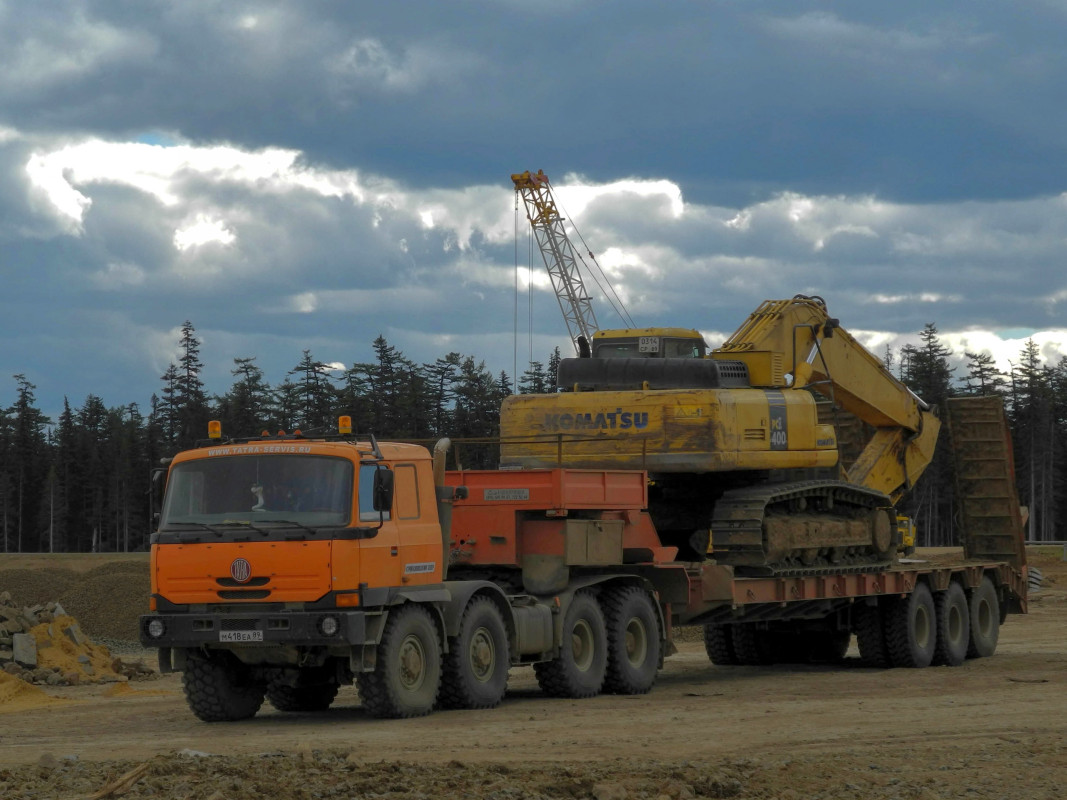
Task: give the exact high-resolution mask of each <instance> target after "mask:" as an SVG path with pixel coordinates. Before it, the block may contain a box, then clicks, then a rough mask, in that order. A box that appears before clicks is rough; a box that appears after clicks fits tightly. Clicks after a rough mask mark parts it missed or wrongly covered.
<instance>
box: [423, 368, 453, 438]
mask: <svg viewBox="0 0 1067 800" xmlns="http://www.w3.org/2000/svg"><path fill="white" fill-rule="evenodd" d="M461 359H462V356H460V354H459V353H455V352H452V353H449V354H448V355H446V356H445V357H444V358H439V359H437V360H436V361H435V362H434V363H433V364H424V365H423V373H424V375H425V376H426V385H427V389H428V391H429V393H430V397H429V408H430V414H431V417H432V419H433V435H434V436H441V435H443V434H445V433H446V432H447V425H448V422H449V420H450V419H451V411H452V408H451V407H452V404H453V403H454V402H455V390H454V388H453V387H454V385H455V383H456V375H457V370H458V369H459V365H460V361H461Z"/></svg>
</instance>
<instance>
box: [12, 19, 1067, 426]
mask: <svg viewBox="0 0 1067 800" xmlns="http://www.w3.org/2000/svg"><path fill="white" fill-rule="evenodd" d="M1064 41H1067V4H1065V3H1064V2H1062V0H1034V2H1030V3H991V2H982V3H966V4H959V3H949V2H942V1H941V0H923V1H922V2H910V1H909V0H901V2H894V3H885V2H873V1H868V0H855V1H854V2H849V3H827V2H823V3H817V2H805V0H796V1H794V2H761V1H760V0H749V1H748V2H736V0H705V1H703V2H682V1H681V0H679V2H667V3H662V2H656V3H653V2H629V1H627V0H616V1H615V2H598V1H597V0H541V2H537V3H530V2H518V0H480V1H478V0H454V1H452V2H440V1H439V0H394V2H389V3H369V2H353V1H350V0H321V2H315V3H308V2H271V1H270V0H256V2H241V0H225V1H223V0H183V1H182V2H180V3H174V2H164V1H163V0H143V1H141V2H128V1H127V0H98V1H96V2H90V1H88V0H55V1H54V2H49V3H38V2H35V1H34V0H0V75H2V76H3V77H2V79H0V276H2V279H3V291H2V292H0V406H6V405H10V403H11V402H13V400H14V390H15V382H14V380H12V379H11V378H10V377H9V376H12V375H14V374H16V373H21V374H24V375H25V376H26V377H27V379H28V380H30V381H31V382H32V383H34V384H35V385H36V387H37V390H36V394H37V398H38V403H39V405H40V407H41V408H42V410H44V411H45V412H46V413H49V414H55V413H56V412H57V411H58V410H59V409H60V408H61V406H62V402H63V397H64V396H66V397H68V398H69V399H70V401H71V404H72V405H74V406H78V405H80V404H81V403H83V402H84V400H85V397H86V396H87V395H88V394H94V395H97V396H99V397H102V398H103V400H104V402H105V403H106V404H107V405H109V406H116V405H123V404H126V403H130V402H137V403H139V404H140V405H141V406H142V408H145V409H146V408H147V405H148V401H149V398H150V397H151V395H152V394H153V392H158V391H159V390H160V388H161V381H160V376H161V375H162V374H163V372H164V371H165V370H166V368H167V366H168V364H170V363H171V362H172V361H174V360H175V359H176V356H177V347H176V345H177V340H178V330H179V328H180V327H181V325H182V323H183V322H184V321H185V320H189V321H191V322H192V323H193V325H194V326H195V328H196V330H197V333H198V335H199V337H200V338H201V340H202V349H201V357H202V359H203V361H204V363H205V367H206V369H205V374H204V376H203V377H204V380H205V382H206V384H207V388H208V389H209V391H211V392H214V393H223V392H225V391H226V390H227V389H228V388H229V386H230V384H231V382H232V377H231V375H230V370H231V369H232V367H233V359H234V358H235V357H249V356H255V357H256V358H257V363H258V364H259V365H260V367H262V368H263V370H264V371H265V373H266V377H267V379H268V380H269V381H271V382H272V383H279V382H281V380H283V379H284V377H285V375H286V373H287V372H288V371H289V370H290V369H291V368H293V367H294V366H295V365H296V364H297V362H298V361H299V360H300V358H301V355H302V351H303V350H304V349H310V350H311V351H312V354H313V355H314V357H315V358H317V359H319V360H321V361H325V362H336V363H339V364H345V365H350V364H352V363H353V362H358V361H368V360H370V359H371V355H372V353H371V342H372V341H373V339H374V338H375V337H376V336H377V335H378V334H379V333H380V334H382V335H384V336H385V337H386V339H387V340H388V341H389V342H390V343H391V344H393V345H395V346H396V347H398V348H399V349H400V350H402V351H403V352H404V353H405V355H407V356H408V357H409V358H412V359H413V360H415V361H418V362H424V361H433V360H434V359H436V358H438V357H440V356H443V355H445V354H446V353H448V352H449V351H453V350H454V351H458V352H461V353H463V354H465V355H468V354H469V355H475V356H477V357H478V358H479V359H484V360H485V361H486V364H487V365H488V366H489V367H490V368H491V369H492V370H493V371H494V372H499V371H501V370H505V371H507V372H508V373H509V374H512V373H513V372H514V371H515V364H516V363H517V364H518V371H519V372H521V371H522V370H523V369H525V368H526V362H527V361H528V360H529V357H530V354H531V353H532V354H533V356H534V358H536V359H544V358H545V357H546V356H547V354H548V353H549V352H550V351H551V349H552V348H553V347H555V346H557V345H559V346H561V348H563V350H564V352H565V353H566V352H567V347H568V340H567V331H566V327H565V325H564V323H563V320H562V317H561V315H560V313H559V310H558V307H557V306H556V302H555V299H554V296H553V295H552V293H551V291H550V287H549V284H548V280H547V276H546V275H545V274H544V268H543V266H542V265H541V263H540V261H539V259H538V260H535V261H534V262H533V271H532V272H529V271H528V270H527V267H528V265H529V264H530V263H531V262H530V251H529V240H528V235H527V230H528V225H527V224H526V222H525V220H524V219H522V220H519V223H520V224H518V226H517V224H516V215H515V196H514V192H513V190H512V187H511V183H510V180H509V174H510V173H512V172H519V171H522V170H525V169H532V170H537V169H544V170H545V172H546V173H548V174H549V176H550V177H551V178H552V181H553V185H554V186H555V191H556V194H557V197H558V198H559V199H560V201H561V203H562V205H563V208H564V209H565V211H566V214H567V216H568V218H570V219H573V220H574V221H575V223H576V224H577V226H578V229H579V231H580V232H581V235H582V237H583V238H584V240H585V241H586V243H587V244H588V245H589V247H590V248H592V249H593V251H594V252H595V253H596V254H597V257H598V259H599V261H600V264H601V266H602V267H603V268H604V269H605V270H606V271H607V272H608V274H609V275H610V276H611V279H612V281H613V283H614V285H615V287H616V289H617V290H618V292H619V293H620V295H621V296H622V297H623V298H624V300H625V302H626V305H627V308H628V309H629V311H630V314H631V316H632V317H633V318H634V320H635V321H636V322H637V323H638V324H639V325H656V324H659V325H664V324H669V325H681V326H685V327H694V328H698V329H699V330H701V331H702V332H704V333H705V335H706V338H707V339H708V341H709V344H711V345H712V346H715V345H718V344H720V343H721V341H722V339H723V338H725V336H727V335H728V334H729V333H730V332H731V331H732V330H733V329H734V328H735V327H737V326H738V325H739V324H740V323H741V322H742V321H743V320H744V318H745V317H746V316H747V314H748V313H749V312H750V311H751V310H752V309H754V308H755V307H756V306H757V305H758V304H759V302H760V301H761V300H763V299H765V298H786V297H790V296H792V295H793V294H796V293H805V294H818V295H821V296H822V297H824V298H825V299H826V301H827V303H828V305H829V309H830V312H831V313H832V314H833V315H834V316H836V317H839V318H840V319H841V322H842V324H843V325H844V326H845V327H846V328H848V329H850V330H851V331H853V332H854V333H856V334H857V335H859V336H860V337H861V338H862V339H863V340H864V341H865V342H867V343H868V344H869V346H870V347H871V349H872V350H874V351H875V352H876V353H877V354H879V355H881V354H882V353H883V352H884V351H885V348H886V346H887V344H888V345H891V346H894V347H897V346H899V345H900V344H901V343H903V342H906V341H917V339H916V334H917V333H918V332H919V331H920V330H922V328H923V326H924V325H925V324H926V323H934V324H936V325H937V327H938V329H939V330H940V332H941V334H942V336H943V339H944V341H945V343H946V344H948V345H949V346H951V347H952V348H953V349H954V350H955V351H956V352H957V353H958V354H961V355H962V353H963V352H964V351H965V350H970V351H980V350H987V351H989V352H991V353H993V354H994V355H995V356H996V357H997V358H998V360H999V362H1000V364H1001V366H1002V367H1003V368H1005V369H1007V368H1008V366H1009V364H1008V360H1009V359H1012V360H1015V359H1017V354H1018V352H1019V350H1020V349H1021V347H1022V345H1023V343H1024V342H1025V341H1026V339H1027V338H1028V337H1032V338H1033V339H1034V340H1035V341H1036V342H1037V343H1038V344H1039V345H1040V347H1041V348H1042V353H1043V355H1044V356H1045V357H1046V358H1047V359H1049V360H1050V361H1051V362H1052V363H1056V362H1058V361H1059V359H1060V357H1061V354H1063V353H1065V352H1067V318H1065V311H1067V273H1065V270H1064V259H1065V255H1067V247H1065V244H1067V158H1065V156H1067V134H1065V131H1067V104H1065V103H1064V102H1063V101H1064V98H1065V97H1067V49H1065V48H1064V47H1063V42H1064ZM516 229H518V231H519V235H518V240H516ZM534 258H535V259H537V256H536V254H535V256H534ZM517 265H518V266H517ZM516 286H518V291H516ZM593 302H594V305H595V307H596V310H597V312H598V318H599V321H600V324H601V325H602V326H603V327H617V326H619V325H620V324H621V323H620V320H619V319H618V318H616V317H614V316H613V314H612V313H611V310H610V307H609V306H608V305H607V304H606V302H603V301H602V298H599V297H596V296H594V300H593ZM531 323H532V324H531ZM516 331H517V334H516ZM958 373H959V374H962V373H963V370H962V368H961V369H960V370H958Z"/></svg>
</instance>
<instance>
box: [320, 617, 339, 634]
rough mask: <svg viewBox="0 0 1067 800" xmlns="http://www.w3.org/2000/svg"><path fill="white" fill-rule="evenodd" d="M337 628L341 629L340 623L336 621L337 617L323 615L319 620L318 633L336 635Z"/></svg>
mask: <svg viewBox="0 0 1067 800" xmlns="http://www.w3.org/2000/svg"><path fill="white" fill-rule="evenodd" d="M339 630H341V623H340V622H338V620H337V617H323V618H322V619H320V620H319V633H321V634H322V635H323V636H336V635H337V631H339Z"/></svg>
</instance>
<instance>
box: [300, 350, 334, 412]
mask: <svg viewBox="0 0 1067 800" xmlns="http://www.w3.org/2000/svg"><path fill="white" fill-rule="evenodd" d="M289 375H292V376H296V378H297V380H296V381H295V383H296V386H297V387H299V388H298V390H297V396H298V397H299V403H300V405H299V407H298V409H297V424H298V425H299V426H300V427H302V428H304V429H306V430H325V429H327V428H329V427H331V426H332V424H333V411H334V405H335V399H336V393H335V390H334V387H333V385H332V384H331V383H330V376H329V372H328V371H327V368H326V365H325V364H324V363H322V362H321V361H317V360H316V359H314V358H313V357H312V355H311V351H310V350H305V351H304V355H303V358H301V359H300V363H299V364H297V365H296V366H295V367H293V368H292V369H291V370H289Z"/></svg>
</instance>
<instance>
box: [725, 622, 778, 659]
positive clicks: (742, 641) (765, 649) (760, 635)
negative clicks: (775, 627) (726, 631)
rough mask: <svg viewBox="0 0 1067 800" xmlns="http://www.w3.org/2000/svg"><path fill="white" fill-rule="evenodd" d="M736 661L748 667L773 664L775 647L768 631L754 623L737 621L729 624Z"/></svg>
mask: <svg viewBox="0 0 1067 800" xmlns="http://www.w3.org/2000/svg"><path fill="white" fill-rule="evenodd" d="M730 629H731V633H732V634H733V645H734V653H736V654H737V663H738V664H744V665H746V666H750V667H756V666H765V665H767V664H773V663H774V662H775V661H776V660H777V659H776V658H775V655H776V654H775V648H774V643H773V641H772V635H771V633H770V632H769V631H763V630H760V629H758V628H757V627H756V626H755V624H754V623H751V622H738V623H735V624H733V625H731V626H730Z"/></svg>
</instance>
